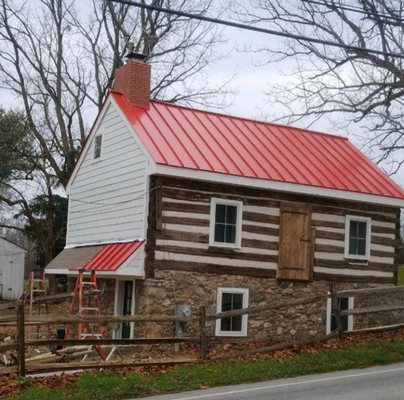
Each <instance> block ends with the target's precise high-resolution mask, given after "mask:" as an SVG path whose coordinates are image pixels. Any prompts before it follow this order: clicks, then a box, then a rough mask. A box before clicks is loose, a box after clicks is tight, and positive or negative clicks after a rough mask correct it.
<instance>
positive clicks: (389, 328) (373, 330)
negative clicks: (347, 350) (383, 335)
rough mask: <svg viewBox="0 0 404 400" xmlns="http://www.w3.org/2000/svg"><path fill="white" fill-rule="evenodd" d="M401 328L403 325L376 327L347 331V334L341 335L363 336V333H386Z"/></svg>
mask: <svg viewBox="0 0 404 400" xmlns="http://www.w3.org/2000/svg"><path fill="white" fill-rule="evenodd" d="M403 328H404V323H403V324H393V325H385V326H376V327H373V328H364V329H355V330H354V331H349V332H348V331H347V332H344V333H343V334H344V335H346V336H351V335H363V334H364V333H376V332H387V331H394V330H397V329H403Z"/></svg>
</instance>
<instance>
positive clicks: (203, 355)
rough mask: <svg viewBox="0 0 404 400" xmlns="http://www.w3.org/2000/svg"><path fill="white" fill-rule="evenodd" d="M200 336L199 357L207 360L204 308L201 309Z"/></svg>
mask: <svg viewBox="0 0 404 400" xmlns="http://www.w3.org/2000/svg"><path fill="white" fill-rule="evenodd" d="M199 336H200V344H199V357H200V359H201V360H206V356H207V352H208V342H207V338H206V309H205V307H204V306H201V307H199Z"/></svg>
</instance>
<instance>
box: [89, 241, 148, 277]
mask: <svg viewBox="0 0 404 400" xmlns="http://www.w3.org/2000/svg"><path fill="white" fill-rule="evenodd" d="M143 243H144V240H136V241H134V242H128V243H111V244H106V245H104V246H103V248H102V249H101V250H100V251H99V252H98V253H97V254H96V255H95V256H94V257H92V258H91V259H90V260H89V261H88V262H87V263H86V264H85V265H84V266H83V269H85V270H89V271H116V270H117V269H118V268H119V267H120V266H121V265H122V264H123V263H124V262H125V261H126V260H127V259H128V258H129V257H130V256H131V255H132V254H133V253H134V252H135V251H136V250H137V249H138V248H139V247H140V246H141V245H142V244H143Z"/></svg>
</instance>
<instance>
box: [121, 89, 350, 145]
mask: <svg viewBox="0 0 404 400" xmlns="http://www.w3.org/2000/svg"><path fill="white" fill-rule="evenodd" d="M114 93H117V94H121V95H122V93H121V92H117V91H114ZM150 102H151V103H160V104H164V105H167V106H170V107H176V108H183V109H185V110H191V111H199V112H202V113H208V114H213V115H218V116H221V117H225V118H233V119H238V120H242V121H249V122H253V123H258V124H264V125H272V126H279V127H281V128H288V129H296V130H298V131H303V132H307V133H310V134H315V135H322V136H328V137H332V138H334V139H340V140H347V141H349V139H348V138H347V137H344V136H340V135H337V134H332V133H326V132H321V131H316V130H312V129H308V128H301V127H298V126H293V125H287V124H280V123H278V122H270V121H265V120H260V119H257V118H252V117H242V116H240V115H233V114H225V113H221V112H219V111H211V110H203V109H200V108H192V107H187V106H184V105H182V104H175V103H170V102H168V101H164V100H157V99H152V100H150ZM132 106H133V107H136V105H135V104H132Z"/></svg>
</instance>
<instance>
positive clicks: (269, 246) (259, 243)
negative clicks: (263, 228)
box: [241, 239, 279, 250]
mask: <svg viewBox="0 0 404 400" xmlns="http://www.w3.org/2000/svg"><path fill="white" fill-rule="evenodd" d="M241 247H251V248H255V249H266V250H278V247H279V244H278V242H269V241H267V240H255V239H242V240H241Z"/></svg>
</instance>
